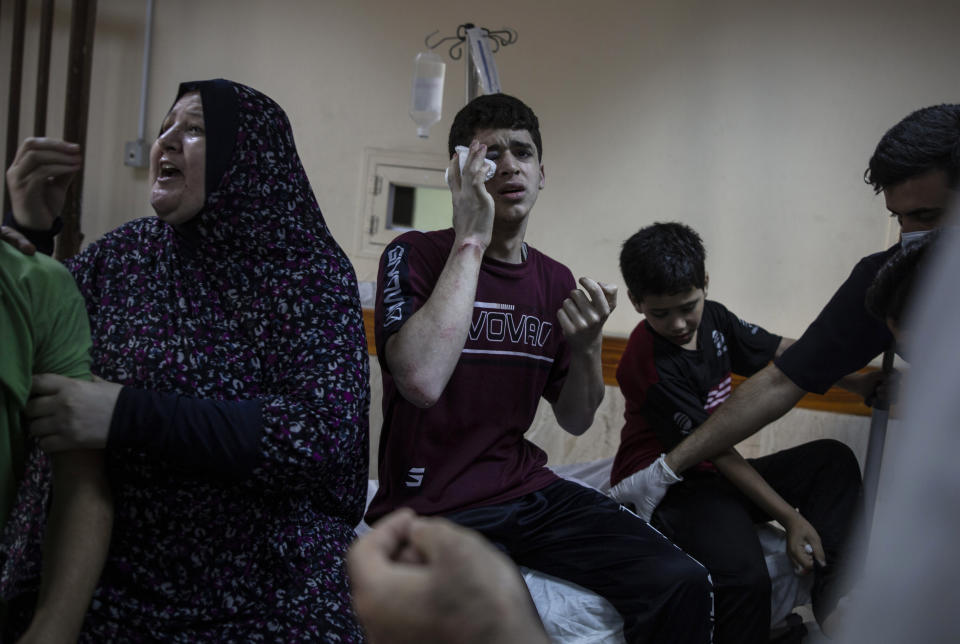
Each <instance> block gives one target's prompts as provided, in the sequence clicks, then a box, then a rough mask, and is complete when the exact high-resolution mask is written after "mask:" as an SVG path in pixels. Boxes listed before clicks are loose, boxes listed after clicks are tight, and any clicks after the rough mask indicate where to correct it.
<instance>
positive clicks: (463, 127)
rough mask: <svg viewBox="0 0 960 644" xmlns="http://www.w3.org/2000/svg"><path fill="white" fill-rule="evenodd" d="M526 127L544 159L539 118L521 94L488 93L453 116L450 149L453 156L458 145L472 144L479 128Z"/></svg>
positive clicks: (524, 128)
mask: <svg viewBox="0 0 960 644" xmlns="http://www.w3.org/2000/svg"><path fill="white" fill-rule="evenodd" d="M504 128H505V129H509V130H526V131H527V132H529V133H530V138H532V139H533V143H534V145H536V146H537V157H538V158H539V159H540V160H541V161H542V160H543V142H542V141H541V140H540V121H538V120H537V115H536V114H534V113H533V110H531V109H530V108H529V107H527V105H526V104H525V103H524V102H523V101H521V100H520V99H519V98H514V97H513V96H509V95H507V94H485V95H484V96H478V97H476V98H475V99H473V100H472V101H470V102H469V103H467V104H466V105H464V106H463V109H461V110H460V111H459V112H457V115H456V116H455V117H454V118H453V125H451V126H450V137H449V138H448V139H447V153H448V154H449V155H450V156H453V149H454V148H455V147H456V146H458V145H463V146H469V145H470V142H471V141H472V140H473V137H474V136H476V134H477V131H478V130H485V129H504Z"/></svg>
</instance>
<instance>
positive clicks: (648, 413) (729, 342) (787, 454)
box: [610, 223, 860, 644]
mask: <svg viewBox="0 0 960 644" xmlns="http://www.w3.org/2000/svg"><path fill="white" fill-rule="evenodd" d="M705 258H706V251H705V250H704V247H703V243H702V241H701V239H700V236H699V235H698V234H697V233H696V232H695V231H694V230H693V229H691V228H690V227H689V226H685V225H684V224H680V223H658V224H653V225H652V226H647V227H646V228H643V229H641V230H640V231H639V232H637V233H636V234H634V235H633V236H632V237H630V239H628V240H627V241H626V242H625V243H624V245H623V249H622V251H621V253H620V270H621V272H622V273H623V278H624V281H625V282H626V284H627V288H628V293H627V295H628V296H629V297H630V302H632V303H633V306H634V308H636V310H637V312H638V313H641V314H642V315H644V317H645V319H644V320H643V321H642V322H640V324H638V325H637V327H636V328H635V329H634V331H633V333H631V335H630V339H629V341H628V342H627V347H626V349H625V350H624V352H623V356H622V357H621V359H620V365H619V367H618V368H617V380H618V381H619V383H620V390H621V391H622V392H623V396H624V398H625V400H626V411H625V414H624V418H625V421H626V422H625V424H624V427H623V431H622V432H621V443H620V447H619V449H618V450H617V455H616V458H615V459H614V463H613V469H612V471H611V477H610V483H611V485H613V486H614V487H613V488H612V490H611V492H612V493H613V494H614V495H615V496H629V487H628V485H624V486H621V485H620V482H621V481H622V480H623V479H625V478H627V477H628V476H629V475H630V474H632V473H634V472H636V471H637V470H639V469H642V468H644V467H647V466H648V465H650V464H651V463H653V462H654V461H655V460H657V459H658V457H660V454H662V453H663V452H664V451H665V450H667V449H669V448H671V447H672V446H674V445H676V444H677V443H678V442H680V441H681V440H683V438H684V436H686V435H688V434H689V433H690V432H691V431H692V430H693V429H694V428H696V427H697V426H698V425H700V424H702V423H703V422H704V421H705V420H706V419H707V418H708V417H709V415H710V414H711V413H713V411H714V410H715V409H717V408H718V407H720V405H722V404H723V402H724V400H726V399H727V397H728V396H729V395H730V387H731V374H732V373H737V374H739V375H745V376H749V375H752V374H753V373H755V372H756V371H758V370H759V369H761V368H762V367H763V366H764V365H766V364H767V363H768V362H769V361H770V360H771V359H773V358H774V356H776V355H779V354H781V353H782V352H783V350H784V349H785V348H786V347H788V346H790V344H791V343H793V340H790V339H788V338H781V337H779V336H776V335H773V334H770V333H768V332H767V331H765V330H764V329H762V328H760V327H759V326H756V325H754V324H750V323H748V322H746V321H744V320H742V319H740V318H738V317H737V316H736V315H734V314H733V313H731V312H730V311H728V310H727V309H726V308H725V307H724V306H723V305H722V304H720V303H719V302H714V301H711V300H707V299H706V294H707V283H708V276H707V273H706V268H705ZM623 488H627V489H623ZM781 495H782V496H781ZM859 497H860V470H859V466H858V465H857V459H856V457H855V456H854V455H853V452H851V451H850V448H848V447H847V446H846V445H844V444H842V443H840V442H838V441H832V440H820V441H814V442H811V443H807V444H804V445H800V446H798V447H794V448H792V449H788V450H783V451H781V452H777V453H776V454H771V455H769V456H765V457H763V458H759V459H750V460H749V461H748V460H745V459H744V458H743V457H742V456H740V454H739V453H737V451H736V450H735V449H733V448H730V449H728V450H726V451H725V452H723V453H721V454H718V455H717V456H715V457H714V458H713V459H712V462H707V461H704V462H702V463H699V464H698V465H696V466H695V467H694V468H692V469H691V471H690V472H689V473H688V474H687V476H686V478H685V479H684V480H683V481H682V482H678V483H677V484H676V485H674V486H673V487H671V488H670V490H669V491H668V492H667V494H666V496H665V497H664V499H663V501H662V502H661V503H660V504H659V506H657V509H656V511H655V512H654V513H653V516H652V524H653V526H654V527H656V528H657V529H658V530H660V531H661V532H663V533H664V534H665V535H666V536H667V537H669V538H670V539H671V540H672V541H673V542H674V543H676V544H677V545H679V546H680V547H681V548H683V549H684V550H685V551H687V552H689V553H690V554H691V555H693V556H694V557H696V558H697V560H698V561H700V562H702V563H703V564H704V565H705V566H706V567H707V569H708V570H710V574H711V578H712V579H713V583H714V587H715V588H716V622H717V627H716V640H715V641H716V642H717V643H718V644H724V643H732V642H736V643H738V644H739V643H743V644H747V643H764V642H766V641H767V640H768V639H769V634H770V612H771V605H770V596H771V583H770V575H769V573H768V571H767V567H766V561H765V559H764V555H763V551H762V549H761V546H760V541H759V539H758V537H757V533H756V529H755V524H758V523H765V522H767V521H770V520H771V519H775V520H776V521H778V522H779V523H780V524H781V525H782V526H783V527H784V528H785V529H786V531H787V554H788V555H789V556H790V558H791V559H792V560H793V562H794V565H795V566H796V568H797V569H798V570H802V571H805V572H810V571H814V574H815V577H814V586H813V593H812V594H813V609H814V615H815V616H816V618H817V620H818V621H819V622H820V623H821V625H823V624H824V623H825V622H826V621H827V620H828V618H829V617H830V615H831V614H832V613H833V610H834V607H835V606H836V602H837V599H838V597H837V589H836V586H835V584H834V581H835V580H836V572H837V570H838V569H839V568H840V566H838V563H839V562H840V561H841V560H842V559H843V552H844V550H845V545H846V542H847V538H848V534H849V527H850V524H851V518H852V517H853V516H854V515H855V513H856V509H857V506H858V505H859V504H858V500H859ZM795 508H796V509H795ZM808 518H809V521H808V520H807V519H808ZM821 539H822V542H821ZM815 560H816V561H817V562H818V563H819V564H820V567H817V568H815V566H814V561H815ZM824 566H826V567H824ZM828 628H829V627H828Z"/></svg>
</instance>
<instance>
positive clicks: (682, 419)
mask: <svg viewBox="0 0 960 644" xmlns="http://www.w3.org/2000/svg"><path fill="white" fill-rule="evenodd" d="M673 424H674V425H676V426H677V429H679V430H680V433H681V434H683V435H684V436H686V435H687V434H689V433H690V430H691V429H693V421H692V420H690V417H689V416H687V415H686V414H685V413H683V412H682V411H678V412H675V413H674V414H673Z"/></svg>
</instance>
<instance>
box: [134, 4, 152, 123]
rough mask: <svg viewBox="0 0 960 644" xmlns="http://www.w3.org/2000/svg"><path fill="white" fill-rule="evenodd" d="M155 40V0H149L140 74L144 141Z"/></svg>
mask: <svg viewBox="0 0 960 644" xmlns="http://www.w3.org/2000/svg"><path fill="white" fill-rule="evenodd" d="M152 42H153V0H147V24H146V27H145V28H144V34H143V71H142V72H141V74H140V126H139V127H138V128H137V140H138V141H143V140H145V139H144V135H145V134H146V130H147V90H148V88H149V85H150V45H151V43H152Z"/></svg>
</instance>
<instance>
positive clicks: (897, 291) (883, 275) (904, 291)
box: [865, 230, 940, 327]
mask: <svg viewBox="0 0 960 644" xmlns="http://www.w3.org/2000/svg"><path fill="white" fill-rule="evenodd" d="M939 237H940V231H939V230H933V231H930V232H929V233H927V234H926V235H924V236H923V238H922V239H920V240H919V241H916V242H914V243H912V244H910V245H909V246H907V247H906V248H901V249H900V250H898V251H897V252H895V253H894V254H893V255H892V256H891V257H890V259H888V260H887V262H886V263H885V264H884V265H883V266H882V267H881V268H880V270H879V271H877V276H876V277H875V278H874V280H873V283H872V284H871V285H870V288H869V289H867V296H866V302H865V305H866V307H867V311H869V312H870V314H871V315H873V316H874V317H875V318H877V319H878V320H880V321H881V322H884V323H886V321H887V320H891V321H892V322H893V323H894V324H895V325H896V326H898V327H899V326H900V321H901V319H902V318H903V316H904V312H905V311H906V310H907V308H908V304H909V303H910V298H911V296H912V295H913V293H914V290H915V285H916V284H917V283H918V276H919V275H922V273H923V270H922V269H923V266H924V263H925V260H926V257H928V256H929V254H930V253H929V252H928V251H929V248H930V247H931V246H933V245H934V244H936V242H937V239H939Z"/></svg>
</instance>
